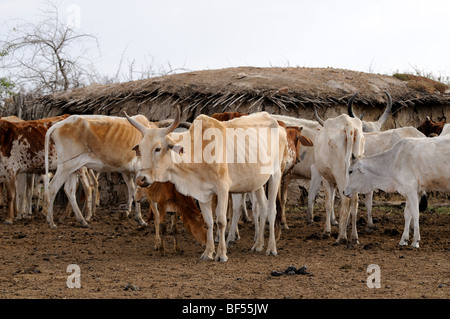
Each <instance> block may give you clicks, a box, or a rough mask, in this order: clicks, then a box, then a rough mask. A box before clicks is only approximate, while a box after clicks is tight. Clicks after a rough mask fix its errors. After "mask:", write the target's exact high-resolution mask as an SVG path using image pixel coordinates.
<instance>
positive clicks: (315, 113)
mask: <svg viewBox="0 0 450 319" xmlns="http://www.w3.org/2000/svg"><path fill="white" fill-rule="evenodd" d="M313 106H314V116H315V117H316V120H317V122H319V124H320V125H322V126H323V123H324V121H323V120H322V119H321V118H320V116H319V114H317V108H316V105H315V104H314V105H313Z"/></svg>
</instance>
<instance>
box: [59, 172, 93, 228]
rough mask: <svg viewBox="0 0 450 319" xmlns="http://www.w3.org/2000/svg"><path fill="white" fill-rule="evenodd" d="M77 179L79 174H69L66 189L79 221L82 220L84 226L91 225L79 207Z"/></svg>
mask: <svg viewBox="0 0 450 319" xmlns="http://www.w3.org/2000/svg"><path fill="white" fill-rule="evenodd" d="M77 180H78V174H77V173H72V174H70V175H69V176H68V178H67V180H66V182H65V184H64V191H65V192H66V195H67V198H68V199H69V202H70V205H72V209H73V212H74V213H75V217H76V218H77V221H78V222H80V224H81V226H82V227H89V225H88V223H86V220H85V219H84V217H83V215H82V214H81V211H80V208H79V207H78V203H77V197H76V193H77V184H78V183H77Z"/></svg>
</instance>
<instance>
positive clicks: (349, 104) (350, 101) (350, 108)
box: [347, 92, 361, 118]
mask: <svg viewBox="0 0 450 319" xmlns="http://www.w3.org/2000/svg"><path fill="white" fill-rule="evenodd" d="M358 94H359V92H357V93H355V94H353V95H352V96H351V97H350V98H349V99H348V102H347V112H348V115H350V117H356V116H355V113H353V100H354V99H355V97H356V96H357V95H358ZM360 118H361V116H360Z"/></svg>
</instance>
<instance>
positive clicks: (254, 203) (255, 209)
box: [251, 192, 259, 243]
mask: <svg viewBox="0 0 450 319" xmlns="http://www.w3.org/2000/svg"><path fill="white" fill-rule="evenodd" d="M251 195H252V197H251V202H252V214H253V223H254V225H255V236H254V241H255V243H256V240H257V239H258V236H259V235H258V234H259V206H258V200H257V199H256V194H255V192H252V194H251Z"/></svg>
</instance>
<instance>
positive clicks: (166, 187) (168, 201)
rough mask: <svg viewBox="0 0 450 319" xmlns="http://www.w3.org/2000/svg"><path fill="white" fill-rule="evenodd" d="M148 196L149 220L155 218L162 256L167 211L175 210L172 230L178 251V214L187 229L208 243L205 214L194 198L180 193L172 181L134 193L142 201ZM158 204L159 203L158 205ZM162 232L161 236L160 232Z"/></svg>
mask: <svg viewBox="0 0 450 319" xmlns="http://www.w3.org/2000/svg"><path fill="white" fill-rule="evenodd" d="M144 194H145V195H146V196H147V200H148V201H149V203H150V214H149V216H148V222H150V220H151V219H152V218H153V220H154V221H155V233H156V238H155V248H156V249H159V250H160V252H161V255H162V256H165V236H166V230H167V227H166V223H165V216H166V212H168V211H169V212H175V213H176V215H172V225H171V228H172V229H171V231H172V233H173V237H174V247H175V250H176V251H177V252H179V253H180V252H181V249H180V246H179V238H178V231H177V226H176V216H179V217H180V219H181V220H182V221H183V223H184V225H185V226H186V229H187V230H188V231H189V232H190V233H191V234H192V235H193V236H194V238H195V239H196V240H197V241H198V242H199V243H200V244H202V245H203V244H206V228H205V222H204V221H203V216H202V213H201V212H200V210H199V209H198V207H197V205H196V204H195V202H194V199H193V198H192V197H189V196H185V195H182V194H180V193H179V192H178V191H177V190H176V189H175V186H174V185H173V184H172V183H170V182H165V183H159V182H156V183H153V184H152V185H150V186H149V187H146V188H142V187H138V188H137V190H136V193H135V195H134V200H135V201H141V200H142V199H143V197H144ZM156 205H158V206H157V207H156ZM160 230H161V233H162V237H160V235H159V233H160Z"/></svg>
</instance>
